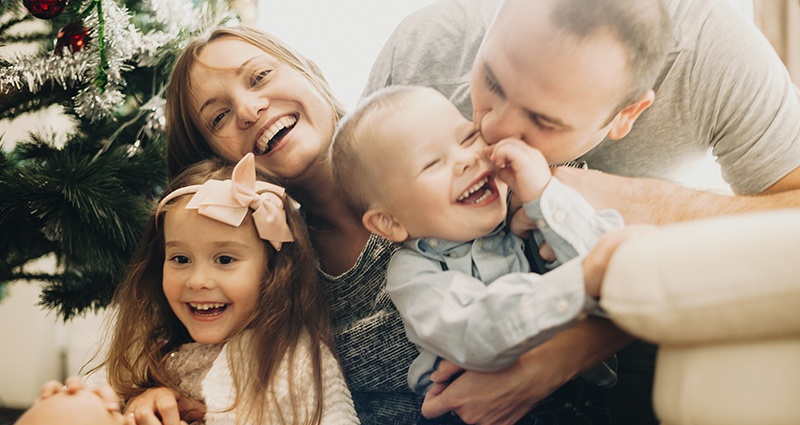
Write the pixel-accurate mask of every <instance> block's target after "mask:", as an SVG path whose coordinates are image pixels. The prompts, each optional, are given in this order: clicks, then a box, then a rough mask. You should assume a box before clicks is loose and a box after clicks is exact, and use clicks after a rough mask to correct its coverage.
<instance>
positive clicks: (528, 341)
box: [386, 178, 623, 394]
mask: <svg viewBox="0 0 800 425" xmlns="http://www.w3.org/2000/svg"><path fill="white" fill-rule="evenodd" d="M523 208H524V210H525V213H526V215H528V217H529V218H531V219H532V220H535V221H537V224H538V226H539V227H540V229H541V232H542V235H543V236H544V238H545V240H547V242H548V243H549V244H550V245H551V246H552V247H553V249H554V251H555V252H556V255H557V262H558V263H563V264H562V265H561V266H560V267H558V268H555V269H553V270H552V271H550V272H548V273H546V274H544V275H539V274H535V273H530V272H529V270H530V268H529V265H528V261H527V259H526V257H525V253H524V245H523V241H522V240H521V239H520V238H518V237H516V236H514V235H512V234H510V233H509V232H507V231H506V230H504V229H497V230H495V231H494V232H493V233H491V234H490V235H487V236H485V237H483V238H480V239H476V240H474V241H471V242H452V241H446V240H442V239H435V238H422V239H414V240H410V241H407V242H406V243H405V246H404V248H402V249H400V250H398V251H397V252H396V253H395V254H394V256H393V257H392V259H391V261H390V262H389V266H388V270H387V286H386V290H387V292H388V294H389V296H390V297H391V299H392V301H393V302H394V304H395V305H396V306H397V309H398V311H399V312H400V315H401V316H402V318H403V323H404V326H405V331H406V336H407V337H408V339H409V340H410V341H411V342H413V343H414V344H416V346H417V348H418V349H419V351H420V354H419V356H418V357H417V358H416V359H415V360H414V362H413V363H412V364H411V367H410V368H409V373H408V381H409V385H410V386H411V388H412V389H413V390H414V391H416V392H417V393H420V394H424V393H425V392H426V391H427V389H428V388H429V386H430V384H431V381H430V373H431V372H432V371H433V370H435V367H436V366H437V362H438V359H439V358H440V357H441V358H446V359H448V360H450V361H452V362H454V363H456V364H458V365H459V366H461V367H464V368H465V369H469V370H477V371H493V370H498V369H502V368H505V367H507V366H509V365H511V364H512V363H513V362H515V361H516V360H517V358H518V357H519V356H520V355H521V354H523V353H525V352H526V351H528V350H530V349H531V348H533V347H535V346H536V345H538V344H541V343H542V342H544V341H545V340H547V339H548V338H550V337H551V336H552V335H553V334H555V333H556V332H558V331H559V330H561V329H563V328H564V327H567V326H569V325H571V324H573V323H574V322H575V321H576V320H578V319H579V318H580V317H582V315H583V314H584V313H588V312H594V311H596V310H597V303H596V301H595V300H594V299H591V298H589V297H587V296H586V295H585V289H584V283H583V265H582V259H583V256H584V255H585V254H586V253H587V252H588V251H589V250H590V249H591V247H593V246H594V245H595V244H596V243H597V241H598V240H599V238H600V236H601V235H602V234H603V233H605V232H607V231H609V230H611V229H616V228H620V227H622V226H623V221H622V217H621V216H620V215H619V213H617V212H616V211H613V210H603V211H600V212H596V211H595V210H594V209H593V208H592V207H591V205H589V204H588V202H586V200H585V199H583V197H582V196H581V195H580V194H579V193H578V192H576V191H575V190H573V189H571V188H569V187H568V186H566V185H564V184H563V183H561V182H560V181H558V180H557V179H556V178H553V179H551V182H550V183H549V184H548V186H547V187H546V188H545V190H544V192H543V194H542V198H541V199H540V200H537V201H533V202H530V203H528V204H526V205H525V206H524V207H523ZM609 372H611V373H612V374H613V371H609ZM615 380H616V377H615V376H605V377H603V378H602V379H600V381H602V382H595V383H598V384H606V385H608V384H613V382H614V381H615Z"/></svg>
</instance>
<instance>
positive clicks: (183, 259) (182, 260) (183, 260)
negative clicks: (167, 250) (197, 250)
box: [169, 255, 189, 264]
mask: <svg viewBox="0 0 800 425" xmlns="http://www.w3.org/2000/svg"><path fill="white" fill-rule="evenodd" d="M169 261H172V262H173V263H178V264H189V257H187V256H185V255H173V256H172V257H170V259H169Z"/></svg>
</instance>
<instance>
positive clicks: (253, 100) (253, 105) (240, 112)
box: [236, 96, 269, 128]
mask: <svg viewBox="0 0 800 425" xmlns="http://www.w3.org/2000/svg"><path fill="white" fill-rule="evenodd" d="M268 106H269V101H267V100H266V99H263V98H259V97H258V96H247V97H244V98H243V99H242V101H241V102H240V104H239V105H238V106H237V108H236V122H237V124H238V125H239V127H240V128H248V127H250V126H251V125H253V124H255V123H256V122H257V121H258V118H259V117H260V116H261V113H262V112H263V111H264V110H266V109H267V107H268Z"/></svg>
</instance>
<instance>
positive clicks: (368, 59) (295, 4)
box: [256, 0, 432, 109]
mask: <svg viewBox="0 0 800 425" xmlns="http://www.w3.org/2000/svg"><path fill="white" fill-rule="evenodd" d="M431 2H432V0H336V1H330V0H293V1H279V0H261V2H260V4H259V11H258V15H257V19H256V25H258V26H259V27H260V28H262V29H264V30H266V31H268V32H270V33H272V34H274V35H276V36H277V37H278V38H280V39H281V40H283V41H285V42H287V43H289V44H290V45H291V46H292V47H294V48H296V49H297V50H298V51H299V52H300V53H302V54H303V55H305V56H306V57H308V58H309V59H311V60H313V61H314V62H316V63H317V65H318V66H319V67H320V68H321V69H322V72H323V73H324V74H325V78H326V79H327V80H328V82H329V83H330V84H331V86H332V87H333V91H334V93H335V94H336V96H337V97H338V98H339V100H341V101H342V102H343V103H344V105H345V107H346V108H347V109H350V108H352V107H353V106H354V105H355V104H356V102H357V101H358V98H359V96H360V95H361V91H362V90H363V88H364V84H365V83H366V80H367V75H369V70H370V68H371V67H372V62H373V61H374V60H375V57H376V56H377V55H378V52H379V51H380V49H381V47H383V44H384V43H385V42H386V39H387V38H389V35H391V33H392V31H394V28H395V27H396V26H397V24H398V23H399V22H400V20H401V19H403V18H404V17H405V16H406V15H408V14H409V13H411V12H413V11H415V10H417V9H419V8H421V7H423V6H425V5H427V4H429V3H431Z"/></svg>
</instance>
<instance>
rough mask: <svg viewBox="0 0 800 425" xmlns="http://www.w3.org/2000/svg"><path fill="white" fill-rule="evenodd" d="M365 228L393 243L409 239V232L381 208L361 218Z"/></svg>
mask: <svg viewBox="0 0 800 425" xmlns="http://www.w3.org/2000/svg"><path fill="white" fill-rule="evenodd" d="M361 222H362V223H364V227H366V228H367V230H369V231H370V232H372V233H375V234H376V235H378V236H383V237H384V238H386V239H388V240H390V241H392V242H404V241H406V240H407V239H408V231H407V230H406V228H405V227H404V226H403V225H402V224H400V223H399V222H398V221H397V220H395V219H394V217H393V216H392V215H391V214H389V213H388V212H386V211H384V210H382V209H380V208H372V209H370V210H369V211H367V212H365V213H364V215H363V216H362V217H361Z"/></svg>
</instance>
